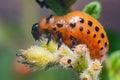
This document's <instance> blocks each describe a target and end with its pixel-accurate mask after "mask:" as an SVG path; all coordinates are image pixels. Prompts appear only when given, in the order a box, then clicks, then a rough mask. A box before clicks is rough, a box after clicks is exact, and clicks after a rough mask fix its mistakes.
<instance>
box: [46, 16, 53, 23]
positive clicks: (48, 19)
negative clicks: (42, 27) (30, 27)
mask: <svg viewBox="0 0 120 80" xmlns="http://www.w3.org/2000/svg"><path fill="white" fill-rule="evenodd" d="M52 17H53V15H50V16H49V17H48V18H46V23H49V21H50V19H51V18H52Z"/></svg>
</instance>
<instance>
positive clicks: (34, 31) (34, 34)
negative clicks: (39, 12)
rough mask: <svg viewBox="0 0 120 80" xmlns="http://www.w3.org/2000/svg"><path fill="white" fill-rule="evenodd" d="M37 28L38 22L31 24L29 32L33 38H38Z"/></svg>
mask: <svg viewBox="0 0 120 80" xmlns="http://www.w3.org/2000/svg"><path fill="white" fill-rule="evenodd" d="M38 29H39V26H38V23H35V24H33V26H32V30H31V33H32V36H33V38H34V39H35V40H39V32H38Z"/></svg>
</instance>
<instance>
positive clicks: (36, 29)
mask: <svg viewBox="0 0 120 80" xmlns="http://www.w3.org/2000/svg"><path fill="white" fill-rule="evenodd" d="M53 22H54V16H53V15H50V16H49V17H45V18H43V19H41V20H40V21H39V22H38V23H35V24H33V26H32V30H31V33H32V35H33V38H34V39H35V40H39V38H40V37H41V36H42V35H44V34H45V35H48V32H49V29H50V25H51V24H52V23H53Z"/></svg>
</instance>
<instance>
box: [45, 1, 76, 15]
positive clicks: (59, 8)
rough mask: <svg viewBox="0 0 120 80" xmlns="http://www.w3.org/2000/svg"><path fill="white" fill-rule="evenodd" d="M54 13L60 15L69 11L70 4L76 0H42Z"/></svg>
mask: <svg viewBox="0 0 120 80" xmlns="http://www.w3.org/2000/svg"><path fill="white" fill-rule="evenodd" d="M44 1H45V2H46V4H47V5H48V6H49V7H50V9H51V10H52V11H53V12H55V14H56V15H58V16H62V15H64V14H66V13H68V12H70V11H71V8H70V7H71V6H72V4H74V2H75V1H76V0H44Z"/></svg>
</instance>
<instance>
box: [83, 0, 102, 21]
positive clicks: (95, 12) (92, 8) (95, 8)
mask: <svg viewBox="0 0 120 80" xmlns="http://www.w3.org/2000/svg"><path fill="white" fill-rule="evenodd" d="M83 11H84V12H86V13H88V14H90V15H91V16H93V17H94V18H96V19H98V18H99V17H100V13H101V4H100V3H99V2H98V1H93V2H91V3H89V4H88V5H86V6H85V8H84V9H83Z"/></svg>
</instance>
